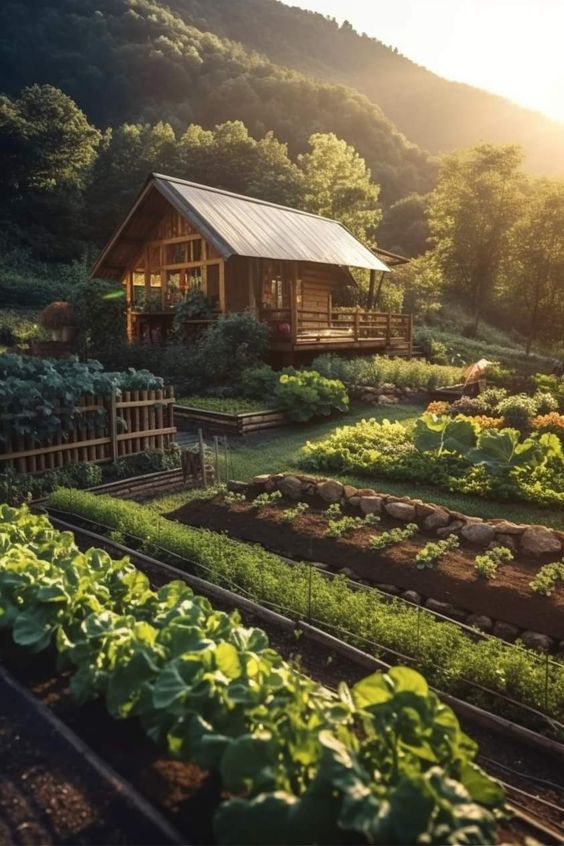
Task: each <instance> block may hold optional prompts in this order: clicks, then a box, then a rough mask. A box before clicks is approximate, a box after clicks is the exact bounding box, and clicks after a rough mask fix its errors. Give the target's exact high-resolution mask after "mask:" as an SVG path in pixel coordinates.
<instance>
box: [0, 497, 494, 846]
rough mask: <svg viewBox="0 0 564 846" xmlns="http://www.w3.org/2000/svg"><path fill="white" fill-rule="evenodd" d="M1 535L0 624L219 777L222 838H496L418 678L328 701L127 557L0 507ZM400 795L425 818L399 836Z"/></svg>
mask: <svg viewBox="0 0 564 846" xmlns="http://www.w3.org/2000/svg"><path fill="white" fill-rule="evenodd" d="M0 525H1V527H2V532H1V538H2V540H1V543H2V551H3V557H2V561H1V564H0V612H1V613H0V626H1V627H2V628H4V629H8V630H11V631H12V636H13V638H14V640H15V642H16V643H17V644H19V645H20V646H22V647H25V648H27V649H29V650H32V651H35V652H39V651H41V650H43V649H46V648H47V647H48V646H49V645H50V644H53V645H54V646H55V648H56V649H57V651H58V653H59V657H60V660H61V662H62V663H64V665H65V666H66V667H68V668H70V669H71V672H72V676H71V679H70V690H71V693H72V695H73V696H74V697H75V698H76V699H77V700H78V701H79V702H85V701H87V700H89V699H93V698H99V697H102V698H103V700H104V701H105V703H106V707H107V709H108V711H109V713H110V715H111V716H112V717H114V718H116V719H126V718H132V717H137V718H141V724H142V725H143V727H144V729H145V731H146V732H148V734H149V735H150V737H151V738H152V739H153V740H155V741H156V742H158V743H160V744H162V745H164V746H165V747H167V748H168V751H169V753H170V754H172V755H173V756H176V757H178V758H181V759H186V760H191V761H192V762H194V763H195V764H196V765H197V766H198V767H200V769H202V770H206V771H212V772H214V773H215V774H216V775H217V777H218V779H219V780H220V784H221V787H222V795H223V797H224V798H223V800H222V801H221V802H220V804H219V807H218V809H217V810H216V812H215V819H214V824H215V833H216V838H217V840H218V842H219V843H225V844H229V843H240V842H243V843H246V842H250V841H251V839H252V840H254V841H256V842H261V843H276V842H284V843H288V844H292V843H303V842H304V841H306V842H307V841H309V840H310V839H311V841H312V842H316V843H320V844H323V843H333V842H335V840H337V841H338V842H340V843H355V842H358V840H359V839H360V838H365V839H368V840H370V841H374V842H377V841H381V842H387V843H392V844H393V843H398V844H399V843H404V842H413V841H415V840H419V839H429V840H430V841H431V842H432V841H439V840H441V839H443V838H444V835H445V834H446V833H448V835H449V836H451V835H452V837H453V838H454V839H455V840H456V842H457V843H462V844H464V843H467V844H471V843H473V842H476V839H478V842H482V841H483V842H489V841H491V840H492V839H493V836H494V832H495V819H496V812H498V811H499V810H500V809H502V808H503V803H504V794H503V791H502V790H501V788H499V787H498V785H497V784H496V783H495V782H494V781H492V780H491V779H489V777H488V776H486V775H485V773H483V772H482V771H481V770H480V769H479V768H478V767H477V766H476V764H475V763H474V761H473V758H474V756H475V753H476V748H475V746H474V745H473V744H472V743H471V742H470V741H469V739H468V738H467V737H466V736H465V735H464V734H463V733H462V732H461V730H460V726H459V724H458V721H457V719H456V717H455V716H454V714H453V712H452V711H451V710H450V709H449V708H448V707H447V706H445V705H443V704H442V703H441V702H440V701H439V699H438V697H437V696H436V695H435V694H434V693H433V692H431V691H430V690H429V687H428V685H427V683H426V681H425V679H424V678H423V677H422V676H420V675H419V673H417V672H415V671H414V670H412V669H408V668H406V667H395V668H392V669H391V670H390V671H389V673H387V674H385V675H382V674H378V673H374V674H373V675H371V676H369V677H367V678H366V679H363V680H362V681H361V682H359V683H358V684H357V685H355V687H354V688H353V689H352V690H349V689H348V687H347V686H346V685H342V686H341V687H340V689H339V691H338V693H331V692H329V691H328V690H327V689H326V688H323V687H321V686H320V685H318V684H316V683H315V682H313V681H311V680H310V679H308V678H306V677H304V676H303V675H302V674H300V673H299V672H297V670H296V669H294V668H293V667H292V666H291V665H290V664H288V663H287V662H286V661H284V659H283V658H282V657H281V656H280V655H279V654H278V653H277V652H276V651H275V650H273V649H272V648H271V647H270V645H269V642H268V638H267V637H266V635H265V634H264V632H262V631H261V630H260V629H253V628H250V629H249V628H244V627H242V626H241V624H240V620H239V617H238V615H237V614H236V613H234V614H231V615H228V614H225V613H224V612H218V611H215V610H214V609H213V608H212V606H211V605H210V603H209V602H208V601H207V600H206V599H203V598H202V597H198V596H195V595H194V593H193V592H192V590H191V589H190V588H189V587H188V586H187V585H185V584H184V583H183V582H180V581H177V582H170V583H169V584H167V585H165V586H164V587H162V588H161V589H160V590H159V591H153V590H151V588H150V584H149V581H148V578H147V577H146V576H145V575H144V574H142V573H140V572H139V571H137V570H136V569H135V568H134V567H133V565H132V564H131V563H130V561H129V560H128V559H127V558H123V559H121V560H119V561H113V560H112V559H111V558H110V556H109V555H108V554H107V553H106V552H103V551H102V550H97V549H92V550H88V551H87V552H85V553H81V552H79V550H78V549H77V547H76V546H75V544H74V541H73V538H72V535H71V534H70V533H68V532H57V531H56V530H54V529H53V528H52V526H51V525H50V524H49V521H48V520H47V519H46V518H45V517H37V516H33V515H30V514H29V512H28V511H27V510H26V509H21V510H20V511H19V512H18V511H14V510H13V509H9V508H7V507H6V506H0ZM311 725H315V728H316V731H315V732H312V731H311V730H310V729H309V726H311ZM304 727H306V728H305V729H304ZM375 773H378V774H381V776H379V777H377V778H375V776H374V774H375ZM406 796H408V797H409V801H410V806H411V807H417V808H418V809H419V812H418V813H417V814H416V815H413V814H410V815H409V819H408V822H407V826H406V820H405V817H406V815H405V797H406ZM320 801H321V809H320V811H319V812H318V813H316V812H315V808H316V807H317V805H318V803H319V802H320ZM265 809H267V815H266V818H265V813H264V812H265ZM312 811H313V813H312ZM273 814H274V815H275V816H274V818H275V819H276V823H277V826H276V828H277V830H276V834H275V836H274V837H273V836H272V819H273ZM469 818H470V819H471V820H472V827H471V830H472V835H471V838H469V837H468V836H467V833H466V832H467V827H468V819H469ZM306 832H307V836H306Z"/></svg>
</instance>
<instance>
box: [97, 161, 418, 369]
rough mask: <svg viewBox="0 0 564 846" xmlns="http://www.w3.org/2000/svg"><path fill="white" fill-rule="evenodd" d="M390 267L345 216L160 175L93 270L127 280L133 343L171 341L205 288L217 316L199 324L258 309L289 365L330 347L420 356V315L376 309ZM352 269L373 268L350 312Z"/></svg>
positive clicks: (274, 348)
mask: <svg viewBox="0 0 564 846" xmlns="http://www.w3.org/2000/svg"><path fill="white" fill-rule="evenodd" d="M387 256H389V257H390V258H391V259H392V260H393V259H394V258H397V257H393V256H392V254H387ZM389 263H390V262H388V264H389ZM388 264H385V263H384V261H382V259H381V258H380V257H379V256H378V255H376V254H375V252H373V251H372V250H370V249H368V247H366V246H365V245H364V244H362V243H361V242H360V241H358V240H357V239H356V238H355V237H354V236H353V235H352V234H351V233H350V232H349V231H348V230H347V229H346V228H345V227H344V226H343V225H342V224H340V223H338V222H337V221H334V220H329V219H327V218H323V217H319V216H317V215H313V214H309V213H307V212H303V211H299V210H297V209H291V208H287V207H284V206H279V205H275V204H273V203H268V202H265V201H263V200H257V199H254V198H252V197H244V196H241V195H239V194H233V193H230V192H229V191H222V190H219V189H217V188H210V187H208V186H206V185H198V184H195V183H193V182H186V181H185V180H183V179H176V178H174V177H169V176H163V175H161V174H152V175H151V176H150V177H149V179H148V180H147V182H146V184H145V186H144V188H143V190H142V191H141V193H140V194H139V196H138V198H137V199H136V201H135V203H134V204H133V206H132V208H131V210H130V212H129V214H128V215H127V217H126V218H125V220H124V222H123V223H122V224H121V226H120V227H119V228H118V230H117V232H116V233H115V234H114V236H113V237H112V238H111V240H110V241H109V243H108V244H107V246H106V247H105V248H104V250H103V251H102V253H101V255H100V257H99V258H98V260H97V262H96V264H95V266H94V269H93V271H92V275H93V276H96V277H102V278H106V279H108V278H109V279H116V280H119V281H121V282H123V284H124V285H125V288H126V293H127V313H128V333H129V337H130V339H132V340H137V341H149V342H151V341H152V342H166V339H167V335H168V333H169V332H170V328H171V326H172V323H173V320H174V308H175V306H176V305H177V304H178V303H180V302H181V301H182V300H183V298H184V297H185V296H186V292H187V291H189V290H190V289H192V288H198V289H199V290H201V291H202V292H203V293H205V295H206V296H207V297H208V299H209V300H210V301H211V303H212V304H213V315H211V316H210V315H207V317H206V319H205V320H202V319H199V318H195V319H193V320H190V321H186V323H187V324H190V325H189V326H188V327H187V328H193V329H194V330H197V329H198V328H202V326H205V325H207V323H209V321H210V320H213V319H215V318H216V317H217V315H220V314H223V313H225V312H240V311H245V310H251V311H252V312H254V313H255V314H256V316H257V317H258V318H259V319H260V320H263V321H267V322H268V323H269V324H270V326H271V328H272V342H271V347H272V353H273V354H275V355H276V354H278V357H279V358H280V360H283V361H284V362H287V363H289V362H290V361H292V360H293V359H294V358H295V357H296V356H297V355H298V354H300V353H306V354H309V355H311V354H318V353H320V352H323V351H328V350H331V351H344V352H352V351H355V350H361V351H362V352H382V353H386V354H392V355H404V356H411V353H412V321H411V315H407V314H392V313H389V312H381V311H378V310H377V309H376V308H374V307H373V304H374V303H376V302H377V292H379V290H380V288H381V285H382V282H383V279H384V276H385V275H386V274H387V273H388V272H389V266H388ZM350 268H364V269H366V270H368V271H370V290H369V294H368V305H369V307H368V308H360V307H345V306H343V305H338V303H342V302H343V299H344V296H343V295H344V292H345V291H346V289H347V287H348V288H349V290H350V286H351V285H352V286H354V285H355V282H354V279H353V277H352V275H351V272H350Z"/></svg>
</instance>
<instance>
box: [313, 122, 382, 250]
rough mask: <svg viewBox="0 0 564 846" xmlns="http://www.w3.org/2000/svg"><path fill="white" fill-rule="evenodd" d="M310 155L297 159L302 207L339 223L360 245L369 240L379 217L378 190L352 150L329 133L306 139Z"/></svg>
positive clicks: (368, 170) (365, 166) (344, 142)
mask: <svg viewBox="0 0 564 846" xmlns="http://www.w3.org/2000/svg"><path fill="white" fill-rule="evenodd" d="M309 145H310V147H311V152H309V153H303V154H302V155H300V156H298V165H299V166H300V167H301V169H302V171H303V174H304V191H305V194H304V207H305V208H306V209H307V210H308V211H311V212H314V213H315V214H320V215H323V216H324V217H331V218H334V219H335V220H340V221H341V223H343V224H344V225H345V226H346V227H347V228H348V229H350V231H351V232H352V233H353V234H354V235H356V236H357V238H360V239H361V240H363V241H368V240H372V237H373V235H374V232H375V230H376V227H377V226H378V224H379V222H380V219H381V216H382V213H381V210H380V207H379V205H378V195H379V192H380V189H379V186H378V185H376V184H375V183H374V182H372V180H371V174H370V169H369V168H368V167H367V165H366V162H365V161H364V159H362V158H361V157H360V156H359V154H358V153H357V152H356V150H355V149H354V147H351V145H350V144H347V142H346V141H343V140H341V139H339V138H337V136H336V135H334V134H333V133H332V132H330V133H321V132H318V133H316V134H314V135H312V136H311V137H310V139H309Z"/></svg>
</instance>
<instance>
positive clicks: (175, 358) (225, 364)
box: [165, 312, 270, 395]
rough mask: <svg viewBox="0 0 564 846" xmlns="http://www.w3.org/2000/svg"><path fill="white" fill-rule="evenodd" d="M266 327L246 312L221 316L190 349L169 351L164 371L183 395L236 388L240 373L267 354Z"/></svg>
mask: <svg viewBox="0 0 564 846" xmlns="http://www.w3.org/2000/svg"><path fill="white" fill-rule="evenodd" d="M269 345H270V327H269V326H268V324H266V323H262V322H261V321H259V320H257V319H256V317H255V316H254V314H251V313H250V312H241V313H239V312H237V313H233V314H224V315H221V316H220V317H219V318H218V319H217V320H216V321H215V322H214V323H212V324H211V326H209V327H208V328H207V329H206V331H205V332H204V333H203V335H201V336H200V337H199V338H198V339H197V341H195V343H194V344H193V345H192V346H191V347H181V346H179V347H176V348H174V349H171V351H170V356H169V355H167V357H166V359H165V369H167V373H168V374H169V375H170V378H171V379H172V380H173V381H174V382H175V384H176V385H177V386H178V389H179V392H180V393H183V394H185V395H188V394H189V393H191V392H193V391H199V390H202V389H203V388H208V387H209V386H212V385H236V386H238V385H240V384H241V374H242V373H243V371H244V370H247V369H248V368H251V367H256V366H257V365H258V364H259V363H260V362H261V360H262V358H263V357H264V356H265V355H266V353H267V352H268V349H269Z"/></svg>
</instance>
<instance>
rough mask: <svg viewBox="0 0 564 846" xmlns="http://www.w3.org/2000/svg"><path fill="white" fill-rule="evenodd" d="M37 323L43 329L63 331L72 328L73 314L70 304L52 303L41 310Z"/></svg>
mask: <svg viewBox="0 0 564 846" xmlns="http://www.w3.org/2000/svg"><path fill="white" fill-rule="evenodd" d="M39 322H40V323H41V325H42V326H44V327H45V329H63V328H64V327H66V326H74V323H75V314H74V308H73V307H72V303H68V302H64V301H63V302H54V303H49V305H48V306H47V307H46V308H44V309H43V311H42V312H41V314H40V315H39Z"/></svg>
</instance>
